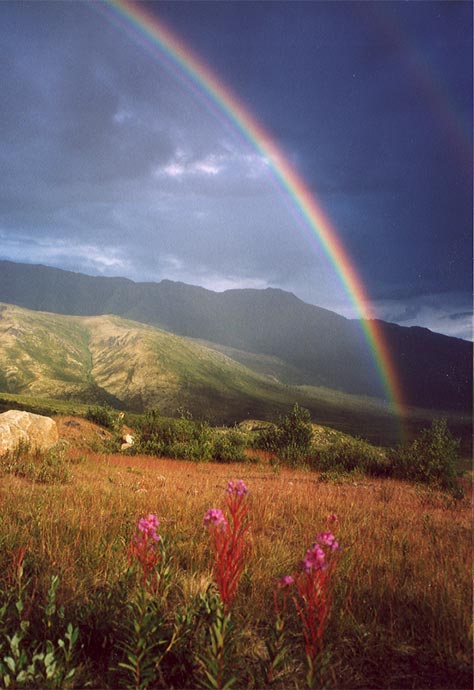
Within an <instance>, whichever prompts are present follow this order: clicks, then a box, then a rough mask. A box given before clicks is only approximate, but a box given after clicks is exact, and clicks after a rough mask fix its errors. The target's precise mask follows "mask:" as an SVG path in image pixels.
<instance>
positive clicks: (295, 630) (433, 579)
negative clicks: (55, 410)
mask: <svg viewBox="0 0 474 690" xmlns="http://www.w3.org/2000/svg"><path fill="white" fill-rule="evenodd" d="M70 455H71V460H72V464H71V466H70V470H71V477H70V480H69V481H68V482H66V483H61V484H59V483H53V484H41V483H37V482H31V481H29V480H27V479H24V478H20V477H17V476H13V475H10V474H8V475H6V474H5V475H4V476H3V477H2V478H1V484H0V487H1V488H0V500H1V503H2V511H1V522H0V539H1V543H2V549H1V551H0V568H1V573H2V577H1V578H0V583H1V587H2V589H3V590H4V591H5V592H10V594H11V595H12V596H13V594H14V598H15V597H18V596H19V594H18V592H19V590H20V589H21V588H23V589H24V591H23V594H22V596H23V600H24V608H23V609H22V613H21V616H20V617H21V618H22V619H23V621H29V623H30V627H29V632H28V634H25V638H24V644H25V648H26V649H29V648H31V645H32V644H33V642H32V640H33V639H34V640H39V641H42V643H44V641H45V639H46V638H47V639H52V640H53V642H54V641H55V639H56V637H58V636H59V635H60V634H62V635H63V638H64V634H65V633H64V632H61V630H65V629H66V628H65V626H66V624H67V623H68V622H71V623H72V624H73V626H77V628H78V640H77V642H76V645H75V649H76V652H75V656H74V657H73V661H72V662H71V663H73V665H74V666H75V667H76V673H75V675H74V676H73V677H72V679H70V680H68V681H67V682H66V681H64V682H63V683H62V684H61V686H63V685H64V686H71V687H86V686H88V687H101V688H113V687H145V686H146V685H142V686H139V685H138V684H136V683H135V685H134V683H133V682H131V681H129V680H128V681H127V680H126V679H125V677H124V676H123V675H120V672H119V670H118V669H119V668H120V667H119V666H118V664H119V663H120V659H121V656H120V655H121V651H120V649H121V646H122V643H123V640H124V639H125V638H126V635H127V630H128V628H127V623H129V621H128V620H127V616H129V615H130V610H131V609H130V599H131V598H132V597H133V593H134V592H136V590H137V587H138V588H139V587H140V585H139V584H137V583H136V582H135V581H133V583H131V581H130V579H129V578H130V573H129V570H128V567H129V561H128V559H127V554H128V548H129V544H130V540H131V538H132V536H133V535H134V533H135V532H136V526H137V523H138V520H139V518H140V517H142V516H144V515H147V514H148V513H154V514H156V515H157V516H158V518H159V523H160V524H159V533H160V535H161V536H162V539H163V543H164V545H165V547H166V553H167V558H168V559H169V572H168V573H167V578H168V587H167V590H166V596H164V595H163V596H162V597H161V600H160V601H159V612H160V614H159V615H160V616H161V618H160V620H161V627H162V629H163V630H165V629H166V630H168V629H172V628H173V625H175V623H174V622H173V621H175V619H176V616H177V615H178V613H180V615H182V616H183V615H184V617H185V618H186V616H187V618H186V620H187V622H186V624H184V623H183V624H182V627H181V628H180V629H181V630H184V631H185V632H184V633H183V635H182V638H180V639H179V640H177V641H176V643H175V646H174V647H173V649H172V650H171V651H170V652H169V653H168V654H167V655H165V656H164V658H163V661H162V663H161V666H160V672H161V677H160V678H159V680H157V681H156V683H155V685H150V687H174V688H179V687H183V688H184V687H188V688H195V687H207V686H209V684H207V686H206V680H205V676H204V674H203V670H202V658H203V656H204V657H205V655H206V644H208V638H207V637H206V634H205V631H203V628H202V625H203V618H202V616H201V618H200V616H199V615H197V614H196V611H198V608H199V607H198V603H199V601H201V605H202V598H203V597H204V596H205V592H206V589H207V587H208V585H209V584H210V583H211V582H212V567H213V559H212V551H211V545H210V539H209V534H208V532H207V531H206V529H205V528H204V527H203V516H204V514H205V512H206V511H207V509H208V508H224V506H225V503H224V499H225V491H226V486H227V482H228V481H229V480H235V479H242V480H243V481H244V482H245V484H246V485H247V487H248V489H249V494H248V496H247V499H246V500H247V502H248V508H249V512H248V521H249V523H248V524H249V532H248V545H249V549H248V554H247V558H246V561H245V569H244V573H243V576H242V579H241V581H240V585H239V588H238V591H237V598H236V601H235V604H234V607H233V610H232V620H233V625H234V633H233V642H234V646H233V648H232V649H231V650H230V652H229V653H230V657H229V659H228V664H229V668H230V669H231V671H232V675H234V676H235V677H236V681H235V685H234V687H236V688H259V687H269V685H268V683H267V681H266V680H265V672H264V670H263V671H262V669H265V668H266V665H267V666H268V653H267V651H266V645H265V643H266V641H268V640H269V639H271V636H272V631H273V630H274V627H275V626H274V622H275V614H274V608H273V591H274V589H275V583H276V582H277V580H278V578H281V577H282V576H284V575H287V574H289V573H294V572H296V571H297V569H298V565H299V563H300V562H301V560H302V559H303V557H304V555H305V552H306V550H307V549H308V548H309V547H310V546H311V545H312V544H313V542H314V541H315V539H316V537H317V535H318V533H319V532H321V531H323V530H325V529H326V518H327V516H328V515H330V514H334V513H335V514H336V515H337V517H338V523H337V526H336V527H335V528H334V531H335V533H336V535H337V539H338V541H339V544H340V546H341V548H340V550H339V551H338V553H337V558H336V561H335V567H334V571H333V572H332V582H333V588H332V602H331V606H330V614H329V618H328V621H327V626H326V630H325V633H324V649H325V652H326V654H327V658H326V667H325V668H326V670H325V673H324V682H325V684H326V685H327V686H328V687H333V688H341V689H343V688H420V689H421V688H470V687H471V686H472V600H471V569H470V563H471V558H472V537H471V517H472V513H471V496H470V495H468V497H467V498H465V499H463V500H457V501H456V500H454V499H453V498H451V497H449V496H446V495H444V494H440V493H438V492H437V491H435V490H433V489H431V488H428V487H424V488H421V487H418V486H415V485H410V484H408V483H403V482H399V481H395V480H391V479H384V480H379V479H368V478H365V477H362V476H360V477H357V475H355V476H353V477H351V478H350V479H348V480H343V481H339V480H338V481H334V482H331V481H329V482H321V481H319V479H318V474H317V473H316V472H309V471H304V470H301V469H300V470H296V469H295V470H290V469H285V468H282V469H279V470H278V471H277V470H275V469H274V468H272V467H271V466H270V465H269V464H268V458H265V456H264V455H263V454H260V456H259V461H258V462H256V461H255V460H254V462H253V463H252V464H250V463H244V464H240V465H236V464H233V465H223V464H211V463H190V462H184V461H177V460H168V459H156V458H150V457H124V456H120V455H103V454H93V453H90V452H87V451H84V450H81V451H78V450H76V451H74V449H70ZM468 489H469V487H468ZM468 493H469V492H468ZM23 549H24V552H23ZM21 563H22V567H23V570H24V574H23V578H22V580H21V581H22V583H23V584H21V583H20V579H21V578H19V566H20V564H21ZM53 575H57V576H58V577H59V585H58V589H57V602H56V609H55V613H54V615H53V614H52V613H51V607H50V611H49V614H48V615H49V618H48V615H47V603H48V595H47V592H48V588H49V586H50V582H51V577H52V576H53ZM12 592H13V594H12ZM157 596H158V595H157ZM199 597H201V599H200V598H199ZM290 599H291V598H290ZM60 606H62V607H64V608H63V610H61V609H60V608H59V607H60ZM12 610H13V611H14V607H13V609H12ZM45 611H46V613H44V612H45ZM42 612H43V613H42ZM183 612H184V613H183ZM191 612H194V613H193V614H192V613H191ZM201 613H202V612H201ZM185 614H186V615H185ZM287 614H288V615H287V620H286V637H285V645H286V650H287V653H286V655H285V659H284V663H283V664H282V665H281V667H280V668H279V672H278V674H276V676H275V679H274V683H273V685H272V687H273V686H274V687H277V688H303V687H306V681H305V677H306V666H305V663H306V662H305V654H304V645H303V637H302V630H301V624H300V620H299V618H298V615H297V613H296V610H295V609H294V607H293V606H292V603H291V600H289V603H288V611H287ZM44 621H49V629H48V624H45V623H44ZM51 621H53V622H52V623H51ZM2 625H3V630H2V634H3V635H5V634H6V631H7V628H8V625H9V624H8V621H6V619H5V616H4V617H3V621H2ZM8 634H9V635H10V637H11V635H12V630H11V628H10V629H9V632H8ZM156 634H157V635H159V631H158V632H157V633H156ZM3 639H4V640H5V639H6V638H5V637H4V638H3ZM28 644H29V645H30V647H28ZM5 654H6V652H5V642H4V646H3V649H2V652H1V654H0V658H1V657H2V656H3V655H5ZM122 672H123V673H125V671H124V669H123V668H122ZM0 682H1V680H0ZM18 685H21V683H19V684H18ZM40 686H41V684H40ZM50 686H51V687H54V678H53V680H51V685H50ZM26 687H28V684H26ZM30 687H31V685H30ZM43 687H44V685H43Z"/></svg>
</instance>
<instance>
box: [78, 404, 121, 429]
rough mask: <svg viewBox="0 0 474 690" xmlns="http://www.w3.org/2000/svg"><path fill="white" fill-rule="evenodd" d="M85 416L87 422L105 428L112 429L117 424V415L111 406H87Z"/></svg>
mask: <svg viewBox="0 0 474 690" xmlns="http://www.w3.org/2000/svg"><path fill="white" fill-rule="evenodd" d="M85 418H86V419H87V421H89V422H93V423H94V424H98V425H99V426H103V427H105V428H106V429H110V430H114V429H115V428H116V426H117V415H116V413H115V412H114V410H113V409H112V408H111V407H108V406H106V407H103V406H101V405H96V406H95V407H88V408H87V412H86V414H85Z"/></svg>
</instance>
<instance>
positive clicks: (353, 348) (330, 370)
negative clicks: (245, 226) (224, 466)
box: [0, 261, 472, 410]
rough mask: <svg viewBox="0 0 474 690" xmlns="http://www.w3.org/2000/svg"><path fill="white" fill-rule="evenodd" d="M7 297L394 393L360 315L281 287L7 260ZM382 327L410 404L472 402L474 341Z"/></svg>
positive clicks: (353, 389) (3, 277)
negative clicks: (156, 278) (220, 286)
mask: <svg viewBox="0 0 474 690" xmlns="http://www.w3.org/2000/svg"><path fill="white" fill-rule="evenodd" d="M0 300H1V301H4V302H8V303H12V304H17V305H19V306H23V307H26V308H29V309H36V310H44V311H50V312H52V313H58V314H70V315H74V314H75V315H99V314H106V313H110V314H117V315H118V316H121V317H124V318H128V319H131V320H133V321H138V322H142V323H148V324H150V325H153V326H156V327H158V328H162V329H164V330H167V331H169V332H171V333H176V334H177V335H181V336H185V337H188V338H196V339H202V340H205V341H209V342H213V343H215V344H219V345H222V346H225V347H229V348H236V349H238V350H239V351H244V352H248V353H254V354H261V355H266V356H270V357H277V358H279V359H280V360H282V361H284V362H285V363H287V364H288V365H289V369H291V370H292V374H291V375H289V374H288V378H287V379H286V380H285V379H284V378H283V379H282V382H283V383H288V384H296V385H303V384H309V385H315V386H325V387H328V388H332V389H334V390H339V391H344V392H347V393H353V394H357V395H369V396H371V397H372V396H375V397H380V398H382V397H383V396H384V390H383V385H382V382H381V379H380V376H379V372H378V371H377V369H376V367H375V363H374V359H373V356H372V353H371V352H370V350H369V348H368V346H367V342H366V340H365V336H364V333H363V330H362V328H361V325H360V323H359V322H358V321H356V320H350V319H346V318H345V317H343V316H340V315H339V314H335V313H334V312H331V311H329V310H327V309H324V308H322V307H316V306H313V305H309V304H307V303H305V302H303V301H302V300H300V299H299V298H298V297H296V296H295V295H293V294H292V293H288V292H285V291H284V290H281V289H279V288H267V289H265V290H256V289H252V288H247V289H242V290H237V289H232V290H227V291H225V292H222V293H216V292H213V291H211V290H207V289H206V288H203V287H197V286H191V285H188V284H186V283H182V282H179V283H175V282H173V281H170V280H166V279H165V280H163V281H161V282H160V283H153V282H141V283H136V282H134V281H131V280H130V279H128V278H119V277H115V278H108V277H103V276H87V275H85V274H82V273H74V272H71V271H65V270H63V269H57V268H51V267H47V266H41V265H34V264H17V263H14V262H8V261H0ZM377 325H378V328H379V329H380V331H381V332H382V334H383V336H384V338H385V340H386V342H387V346H388V349H389V352H390V357H391V360H392V362H393V364H394V366H395V368H396V370H397V376H398V378H399V382H400V385H401V387H402V389H403V390H404V393H405V396H406V402H407V404H410V405H415V406H419V407H425V408H435V409H441V408H442V409H446V408H448V409H458V410H467V409H471V405H472V386H471V381H472V363H471V362H472V343H469V342H468V341H464V340H460V339H457V338H451V337H449V336H445V335H442V334H437V333H433V332H432V331H429V330H428V329H422V328H419V327H410V328H407V327H403V326H399V325H397V324H390V323H388V322H384V321H378V322H377Z"/></svg>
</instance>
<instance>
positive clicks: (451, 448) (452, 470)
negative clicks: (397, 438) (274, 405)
mask: <svg viewBox="0 0 474 690" xmlns="http://www.w3.org/2000/svg"><path fill="white" fill-rule="evenodd" d="M254 446H255V447H256V448H260V449H262V450H265V451H267V452H270V453H272V454H273V455H274V456H275V457H276V458H277V461H278V462H281V463H283V464H287V465H290V466H296V465H301V464H308V465H310V466H311V467H313V468H314V469H317V470H321V472H322V474H323V478H324V479H326V478H331V479H333V478H334V477H335V475H337V476H338V477H339V476H343V475H347V474H348V473H352V472H362V473H364V474H367V475H369V476H373V477H395V478H397V479H406V480H408V481H414V482H419V483H422V484H430V485H433V486H435V487H437V488H439V489H442V490H444V491H449V492H450V493H452V495H453V496H455V497H459V498H461V497H462V495H463V491H462V488H461V486H460V483H459V481H458V477H457V470H456V468H457V466H458V464H459V441H457V440H456V439H454V438H453V436H452V435H451V433H450V431H449V430H448V427H447V423H446V420H445V419H441V420H434V421H433V423H432V426H431V428H429V429H424V430H422V432H421V433H420V435H419V436H418V437H417V438H416V439H415V440H414V441H413V442H412V443H410V444H405V445H403V446H401V447H399V448H397V449H392V450H384V449H381V448H376V447H374V446H372V445H371V444H369V443H367V442H366V441H364V440H362V439H360V438H351V437H349V436H340V437H336V438H335V439H333V440H331V441H330V442H329V443H327V444H326V445H316V444H315V443H314V442H313V436H312V429H311V419H310V416H309V412H307V410H304V409H302V408H300V407H298V405H295V406H294V408H293V410H292V412H291V413H290V414H289V415H287V416H286V417H283V418H282V419H281V420H280V422H279V424H278V425H273V424H272V425H270V426H269V427H267V428H266V429H263V430H262V431H261V432H260V433H259V434H258V436H257V438H256V439H255V441H254Z"/></svg>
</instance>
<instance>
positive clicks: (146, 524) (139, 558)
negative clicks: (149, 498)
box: [128, 513, 161, 590]
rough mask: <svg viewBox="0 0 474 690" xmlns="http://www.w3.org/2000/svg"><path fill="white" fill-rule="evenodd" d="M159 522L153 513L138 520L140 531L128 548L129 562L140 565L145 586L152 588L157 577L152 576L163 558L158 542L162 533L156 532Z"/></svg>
mask: <svg viewBox="0 0 474 690" xmlns="http://www.w3.org/2000/svg"><path fill="white" fill-rule="evenodd" d="M158 524H159V522H158V518H157V517H156V515H153V513H149V514H148V515H147V517H142V518H140V520H139V521H138V531H137V533H136V534H135V536H134V537H132V539H131V541H130V546H129V549H128V558H129V563H130V564H132V563H133V562H136V563H138V564H139V565H140V567H141V569H142V579H143V586H144V587H146V588H147V589H150V590H151V589H153V588H154V587H155V585H156V581H155V578H154V576H153V578H152V575H153V572H154V570H155V569H156V567H157V565H158V563H159V562H160V560H161V554H160V553H159V551H158V549H157V542H159V541H161V537H160V535H159V534H157V533H156V530H157V527H158ZM151 578H152V579H151ZM152 580H153V581H152Z"/></svg>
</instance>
